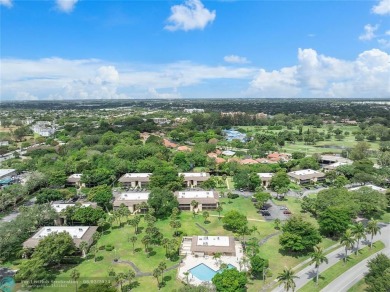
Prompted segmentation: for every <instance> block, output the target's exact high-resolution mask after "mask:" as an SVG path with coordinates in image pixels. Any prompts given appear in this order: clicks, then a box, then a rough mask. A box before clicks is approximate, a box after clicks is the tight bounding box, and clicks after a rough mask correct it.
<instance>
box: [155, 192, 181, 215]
mask: <svg viewBox="0 0 390 292" xmlns="http://www.w3.org/2000/svg"><path fill="white" fill-rule="evenodd" d="M148 205H149V206H150V207H151V208H153V209H154V210H155V216H156V217H159V218H166V217H168V216H169V215H170V214H171V212H172V209H173V208H177V207H178V206H179V202H178V201H177V198H176V196H175V195H174V194H173V193H172V192H170V191H167V190H166V189H157V188H154V189H152V190H151V192H150V194H149V199H148Z"/></svg>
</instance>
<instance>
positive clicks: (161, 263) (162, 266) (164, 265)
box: [158, 262, 167, 283]
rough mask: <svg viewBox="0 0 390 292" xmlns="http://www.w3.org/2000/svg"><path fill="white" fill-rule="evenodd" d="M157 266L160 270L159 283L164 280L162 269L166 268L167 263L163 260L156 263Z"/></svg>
mask: <svg viewBox="0 0 390 292" xmlns="http://www.w3.org/2000/svg"><path fill="white" fill-rule="evenodd" d="M158 268H159V269H160V271H161V283H163V282H164V271H165V269H166V268H167V264H166V263H165V262H160V263H159V264H158Z"/></svg>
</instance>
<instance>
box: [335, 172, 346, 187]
mask: <svg viewBox="0 0 390 292" xmlns="http://www.w3.org/2000/svg"><path fill="white" fill-rule="evenodd" d="M348 182H349V181H348V179H347V178H346V177H345V176H344V175H339V176H337V178H336V179H335V181H334V186H335V187H336V188H342V187H343V186H345V185H346V184H347V183H348Z"/></svg>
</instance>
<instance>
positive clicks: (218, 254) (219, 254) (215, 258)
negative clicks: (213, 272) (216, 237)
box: [213, 252, 222, 265]
mask: <svg viewBox="0 0 390 292" xmlns="http://www.w3.org/2000/svg"><path fill="white" fill-rule="evenodd" d="M221 256H222V253H220V252H216V253H215V254H214V255H213V260H215V264H216V265H217V264H218V260H219V259H220V258H221Z"/></svg>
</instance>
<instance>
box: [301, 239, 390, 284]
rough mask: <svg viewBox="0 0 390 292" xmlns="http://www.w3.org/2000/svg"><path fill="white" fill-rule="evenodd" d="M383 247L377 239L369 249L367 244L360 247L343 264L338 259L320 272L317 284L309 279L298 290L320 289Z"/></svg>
mask: <svg viewBox="0 0 390 292" xmlns="http://www.w3.org/2000/svg"><path fill="white" fill-rule="evenodd" d="M384 247H385V245H384V244H383V242H381V241H377V242H375V244H374V247H373V248H372V249H370V248H369V247H368V246H367V247H365V248H363V249H361V250H360V251H359V252H358V254H357V255H355V254H352V255H350V256H349V259H348V261H347V263H345V264H344V262H343V261H342V260H340V261H339V262H338V263H337V264H335V265H333V266H332V267H330V268H329V269H327V270H325V271H324V272H323V273H321V274H320V277H319V281H318V286H316V284H315V282H314V280H315V279H314V278H313V281H310V282H309V283H307V284H306V285H305V286H304V287H302V288H301V289H300V290H299V291H302V292H313V291H320V290H321V289H322V288H324V287H326V286H327V285H328V284H330V283H331V282H332V281H333V280H335V279H336V278H337V277H338V276H340V275H341V274H343V273H344V272H345V271H347V270H348V269H350V268H352V267H353V266H354V265H356V264H358V263H359V262H361V261H362V260H364V259H365V258H368V257H369V256H370V255H372V254H374V253H376V252H378V251H380V250H382V249H383V248H384Z"/></svg>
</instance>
